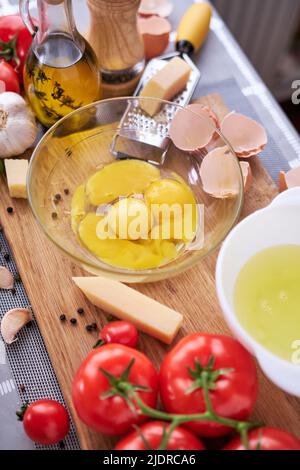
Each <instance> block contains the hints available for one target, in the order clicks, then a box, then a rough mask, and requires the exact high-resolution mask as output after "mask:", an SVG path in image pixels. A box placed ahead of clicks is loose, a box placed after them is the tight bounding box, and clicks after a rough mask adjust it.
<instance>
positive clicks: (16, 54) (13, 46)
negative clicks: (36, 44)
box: [0, 15, 32, 83]
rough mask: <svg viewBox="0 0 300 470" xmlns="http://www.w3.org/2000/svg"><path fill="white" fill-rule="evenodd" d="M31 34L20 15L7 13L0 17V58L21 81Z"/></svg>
mask: <svg viewBox="0 0 300 470" xmlns="http://www.w3.org/2000/svg"><path fill="white" fill-rule="evenodd" d="M31 42H32V36H31V34H30V33H29V31H28V29H27V28H26V26H25V25H24V22H23V20H22V18H21V16H20V15H7V16H2V17H1V18H0V58H1V57H2V58H3V59H5V60H6V61H7V62H9V63H10V64H11V65H12V67H13V68H14V69H15V70H16V72H17V73H18V76H19V82H20V83H22V81H23V68H24V63H25V58H26V54H27V51H28V49H29V47H30V45H31Z"/></svg>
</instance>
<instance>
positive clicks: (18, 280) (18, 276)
mask: <svg viewBox="0 0 300 470" xmlns="http://www.w3.org/2000/svg"><path fill="white" fill-rule="evenodd" d="M15 281H16V282H21V276H20V274H19V273H16V274H15Z"/></svg>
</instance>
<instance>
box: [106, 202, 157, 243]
mask: <svg viewBox="0 0 300 470" xmlns="http://www.w3.org/2000/svg"><path fill="white" fill-rule="evenodd" d="M107 221H108V226H109V228H110V230H111V231H112V232H114V233H115V234H116V236H117V237H118V238H121V239H126V240H138V239H140V238H144V239H145V238H148V234H149V231H150V230H151V228H152V226H153V218H152V217H151V211H150V209H149V207H148V205H147V204H146V203H145V202H144V201H142V200H140V199H136V198H133V197H129V198H124V199H121V200H120V201H118V202H116V203H115V204H113V206H112V207H111V209H110V210H109V213H108V214H107Z"/></svg>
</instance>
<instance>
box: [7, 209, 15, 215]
mask: <svg viewBox="0 0 300 470" xmlns="http://www.w3.org/2000/svg"><path fill="white" fill-rule="evenodd" d="M6 210H7V212H8V213H9V214H12V213H13V211H14V210H13V208H12V207H8V208H7V209H6Z"/></svg>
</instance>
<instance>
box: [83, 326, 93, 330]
mask: <svg viewBox="0 0 300 470" xmlns="http://www.w3.org/2000/svg"><path fill="white" fill-rule="evenodd" d="M85 329H86V331H93V327H92V325H86V327H85Z"/></svg>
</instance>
